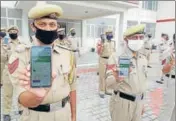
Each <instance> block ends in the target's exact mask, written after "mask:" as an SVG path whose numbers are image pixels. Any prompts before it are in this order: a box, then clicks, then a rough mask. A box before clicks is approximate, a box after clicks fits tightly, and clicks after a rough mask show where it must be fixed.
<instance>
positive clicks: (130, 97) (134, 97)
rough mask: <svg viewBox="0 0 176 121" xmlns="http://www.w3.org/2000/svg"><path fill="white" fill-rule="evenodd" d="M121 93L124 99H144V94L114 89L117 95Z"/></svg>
mask: <svg viewBox="0 0 176 121" xmlns="http://www.w3.org/2000/svg"><path fill="white" fill-rule="evenodd" d="M118 93H119V96H120V97H121V98H123V99H127V100H129V101H133V102H134V101H140V100H143V99H144V94H143V93H142V94H140V95H130V94H127V93H124V92H120V91H114V94H115V95H117V94H118Z"/></svg>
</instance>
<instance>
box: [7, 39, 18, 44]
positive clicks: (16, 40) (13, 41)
mask: <svg viewBox="0 0 176 121" xmlns="http://www.w3.org/2000/svg"><path fill="white" fill-rule="evenodd" d="M10 43H13V44H20V43H21V42H20V41H19V39H15V40H11V41H10Z"/></svg>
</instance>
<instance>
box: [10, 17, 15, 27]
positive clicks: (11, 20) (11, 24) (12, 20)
mask: <svg viewBox="0 0 176 121" xmlns="http://www.w3.org/2000/svg"><path fill="white" fill-rule="evenodd" d="M8 21H9V27H10V26H14V25H15V22H14V19H8Z"/></svg>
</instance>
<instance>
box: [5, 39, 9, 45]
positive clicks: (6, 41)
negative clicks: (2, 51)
mask: <svg viewBox="0 0 176 121" xmlns="http://www.w3.org/2000/svg"><path fill="white" fill-rule="evenodd" d="M8 43H9V38H7V37H4V44H6V45H7V44H8Z"/></svg>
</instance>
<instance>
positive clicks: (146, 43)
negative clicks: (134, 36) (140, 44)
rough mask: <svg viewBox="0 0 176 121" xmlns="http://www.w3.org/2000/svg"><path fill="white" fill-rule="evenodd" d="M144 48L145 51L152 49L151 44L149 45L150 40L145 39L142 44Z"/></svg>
mask: <svg viewBox="0 0 176 121" xmlns="http://www.w3.org/2000/svg"><path fill="white" fill-rule="evenodd" d="M144 48H145V49H146V48H147V49H149V50H151V49H152V44H151V40H150V39H147V40H146V41H145V42H144Z"/></svg>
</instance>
